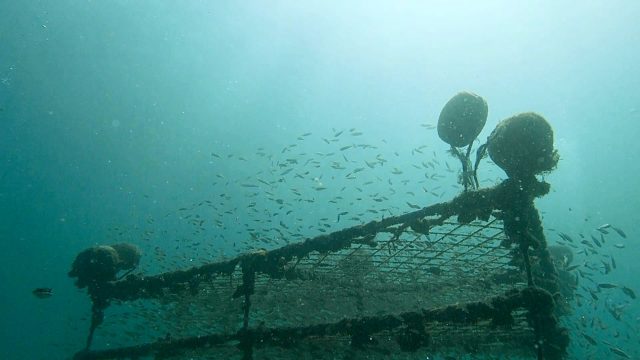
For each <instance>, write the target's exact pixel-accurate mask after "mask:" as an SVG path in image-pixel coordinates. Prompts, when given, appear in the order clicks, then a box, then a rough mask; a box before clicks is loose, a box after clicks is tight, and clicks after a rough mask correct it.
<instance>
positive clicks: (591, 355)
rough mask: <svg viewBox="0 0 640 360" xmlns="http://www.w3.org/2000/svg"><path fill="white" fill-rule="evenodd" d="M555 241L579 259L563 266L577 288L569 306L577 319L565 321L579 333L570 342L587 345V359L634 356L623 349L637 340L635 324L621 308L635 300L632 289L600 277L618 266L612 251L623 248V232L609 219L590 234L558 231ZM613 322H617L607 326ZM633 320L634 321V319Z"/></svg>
mask: <svg viewBox="0 0 640 360" xmlns="http://www.w3.org/2000/svg"><path fill="white" fill-rule="evenodd" d="M551 231H553V232H556V233H557V236H558V237H559V239H557V240H555V243H556V244H559V245H562V246H567V247H570V248H572V249H574V251H575V254H576V255H577V256H579V260H577V259H574V261H573V264H571V265H569V266H567V267H566V268H565V270H566V271H569V272H571V273H572V274H573V275H574V278H575V280H576V284H577V286H578V287H577V291H576V292H575V298H574V303H573V307H574V308H575V309H576V313H578V314H579V318H578V321H572V322H567V323H566V325H565V326H567V325H568V326H569V327H570V328H571V330H573V331H572V333H573V334H580V335H581V337H582V339H583V340H584V341H585V342H584V343H580V339H578V342H577V343H574V346H578V347H581V348H582V350H583V351H584V350H585V349H587V353H588V355H587V356H588V357H587V359H605V358H608V359H612V358H620V359H635V358H637V354H632V353H630V352H628V351H625V350H623V349H624V348H625V347H630V346H633V345H636V344H637V331H638V329H637V324H638V320H640V318H637V317H636V318H635V320H634V319H633V316H632V315H631V314H628V313H626V312H625V310H626V309H627V308H628V307H630V306H631V304H632V301H634V300H636V297H637V296H636V292H635V290H633V289H632V288H630V287H628V286H625V285H623V284H619V283H614V282H607V281H603V279H604V278H605V277H607V276H611V274H612V272H613V271H615V270H616V269H617V268H618V264H617V263H616V260H615V256H614V253H615V252H616V251H620V250H619V249H625V248H626V245H625V242H626V241H627V238H628V236H627V234H626V232H625V231H624V230H622V229H621V228H619V227H616V226H614V225H611V224H609V223H605V224H602V225H600V226H597V227H595V228H594V229H593V230H592V231H591V233H590V234H588V236H587V235H585V234H583V233H579V234H578V236H579V237H578V238H576V237H573V236H571V235H569V234H567V233H564V232H561V231H555V230H553V229H552V230H551ZM611 320H614V321H613V323H617V324H619V326H611V325H610V324H611V323H612V321H611ZM634 321H635V323H634Z"/></svg>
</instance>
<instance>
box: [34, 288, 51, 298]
mask: <svg viewBox="0 0 640 360" xmlns="http://www.w3.org/2000/svg"><path fill="white" fill-rule="evenodd" d="M33 295H35V297H37V298H39V299H46V298H50V297H51V296H52V295H53V289H52V288H36V289H35V290H33Z"/></svg>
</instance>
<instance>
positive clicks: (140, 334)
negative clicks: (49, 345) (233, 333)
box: [34, 124, 636, 359]
mask: <svg viewBox="0 0 640 360" xmlns="http://www.w3.org/2000/svg"><path fill="white" fill-rule="evenodd" d="M421 126H422V127H423V128H425V129H428V130H432V129H434V128H435V125H432V124H422V125H421ZM363 139H366V134H365V133H364V132H363V131H359V130H358V129H355V128H351V129H344V130H338V129H333V130H332V132H331V134H329V135H321V136H318V137H316V136H314V134H312V133H311V132H306V133H303V134H300V135H299V136H298V137H297V138H296V142H293V143H290V144H286V145H283V146H282V147H280V148H278V149H268V148H265V147H259V148H257V149H256V150H255V152H253V153H249V154H239V153H233V152H228V151H227V152H225V151H223V150H221V149H211V151H210V152H209V155H208V159H207V162H208V164H210V165H211V169H212V172H211V177H210V178H209V179H206V180H202V182H206V185H205V186H206V189H205V190H203V191H202V192H199V193H200V194H202V193H207V194H209V195H208V196H207V198H205V199H195V200H193V201H185V202H184V204H183V205H182V206H181V207H179V208H177V209H174V210H171V211H169V212H167V213H166V214H164V215H163V216H161V217H158V216H151V215H147V216H146V217H145V220H144V222H143V223H141V224H138V225H136V226H114V227H112V228H111V229H109V240H108V242H116V241H120V240H122V239H127V240H129V239H138V240H137V243H138V245H139V246H140V247H141V248H142V249H143V252H144V253H145V254H146V255H147V256H151V257H152V260H151V261H147V262H146V263H143V264H142V266H141V271H142V272H143V273H159V272H165V271H174V270H176V269H181V268H188V267H192V266H196V265H202V264H205V263H210V262H212V261H219V260H222V259H227V258H230V257H233V256H235V255H238V254H240V253H245V252H250V251H255V250H259V249H266V250H269V249H273V248H277V247H281V246H283V245H286V244H289V243H291V242H297V241H301V240H304V239H305V238H308V237H312V236H317V235H320V234H322V233H329V232H332V231H335V230H339V229H341V228H346V227H349V226H353V225H358V224H363V223H365V222H368V221H371V220H375V219H381V218H384V217H387V216H392V215H397V214H401V213H406V212H409V211H413V210H415V209H420V208H422V207H424V206H427V205H430V204H433V203H434V202H438V201H443V200H448V199H449V198H451V197H452V196H453V195H456V194H458V193H459V192H460V191H461V189H462V187H461V186H460V185H459V184H457V176H458V174H457V170H455V169H457V168H458V166H457V165H458V164H457V163H456V160H455V159H453V158H447V159H444V156H440V157H439V156H438V152H436V151H434V150H430V149H429V147H430V145H429V144H422V145H418V146H414V147H412V148H407V149H402V146H401V145H402V144H389V143H387V141H385V140H382V139H381V140H378V141H369V142H364V141H363ZM308 143H309V144H308ZM310 149H313V150H310ZM449 162H452V163H451V164H450V163H449ZM223 169H224V170H223ZM487 174H493V173H492V172H491V170H487V172H486V173H485V174H484V175H487ZM499 174H500V173H499V172H496V173H495V174H493V175H495V177H494V178H493V179H488V176H484V178H485V180H484V181H483V183H484V186H487V185H492V184H495V183H498V182H499V180H500V179H499ZM444 184H447V185H444ZM143 196H144V198H145V199H147V200H149V201H152V200H153V199H151V198H150V196H148V195H143ZM552 231H554V230H552ZM557 234H558V236H559V237H560V239H559V240H558V241H557V243H558V244H561V245H565V246H568V247H571V248H573V249H574V250H575V252H576V254H577V255H581V257H580V260H577V259H576V260H574V262H573V264H570V265H569V266H568V267H567V268H566V270H567V271H569V272H571V273H572V274H575V276H576V279H577V280H578V281H579V285H578V291H577V293H576V294H575V306H576V307H577V308H582V307H589V308H593V309H594V310H597V311H594V312H592V314H593V317H591V318H589V317H588V316H586V315H585V316H582V317H581V318H580V320H579V321H578V322H574V323H571V324H567V325H568V326H569V327H570V328H571V330H572V334H573V335H572V338H573V341H574V342H575V341H578V342H583V343H584V346H590V347H592V349H593V351H592V352H593V356H594V358H597V357H596V356H598V355H599V356H616V357H618V358H622V359H631V358H633V356H634V355H633V354H630V353H628V352H627V351H625V350H624V348H625V346H626V345H627V344H628V342H629V341H631V339H632V338H633V336H634V333H633V332H632V331H631V330H630V329H633V328H634V325H633V324H630V323H628V322H629V321H630V320H629V319H628V317H627V316H626V314H625V311H624V310H625V308H626V307H627V306H628V305H629V302H630V301H633V300H635V298H636V294H635V291H634V290H633V289H631V288H630V287H627V286H625V285H622V284H617V283H610V282H604V281H601V280H600V279H601V276H606V275H608V274H610V273H611V272H613V271H614V270H615V269H616V268H617V264H616V261H615V259H614V255H613V254H612V253H611V251H610V250H612V249H622V248H625V240H626V238H627V234H626V233H625V232H624V231H623V230H622V229H620V228H618V227H615V226H613V225H610V224H604V225H602V226H599V227H597V228H595V229H594V230H593V231H592V233H591V234H588V236H585V235H583V234H580V238H579V239H577V238H574V237H572V236H571V235H569V234H567V233H564V232H560V231H557ZM613 235H615V236H617V237H616V238H615V239H614V238H611V236H613ZM170 243H172V245H171V246H168V244H170ZM229 249H233V250H229ZM576 258H578V256H576ZM435 271H438V269H437V268H436V269H435V270H434V272H435ZM230 281H231V280H230ZM233 281H236V280H233ZM616 292H617V293H616ZM34 294H36V296H40V295H39V294H37V293H34ZM42 295H47V294H45V293H42ZM214 295H215V294H214V293H212V296H214ZM614 295H615V296H614ZM178 304H179V305H178V306H179V307H181V308H180V311H179V313H180V314H183V315H184V314H185V313H187V314H193V316H194V317H197V314H198V311H197V310H196V309H193V308H192V307H193V306H195V305H194V304H191V305H190V304H189V303H188V301H187V302H178ZM197 305H199V306H228V307H229V309H228V311H227V312H228V314H229V316H228V317H227V318H225V319H221V320H220V321H219V323H217V324H207V322H202V321H196V322H189V321H188V318H187V319H183V322H184V323H182V322H178V324H177V325H176V326H179V327H182V330H184V328H185V327H189V331H188V332H187V333H185V334H188V333H193V335H198V334H202V333H211V332H212V331H213V330H220V331H222V330H230V329H237V326H238V324H239V323H240V322H241V318H238V311H237V309H239V308H240V304H239V303H230V302H229V301H228V298H225V299H219V301H215V299H212V301H211V303H210V304H207V305H203V304H197ZM130 310H131V311H130V312H125V313H124V314H119V316H120V317H121V318H122V321H123V322H129V323H130V322H133V323H134V324H135V323H136V320H135V317H136V316H142V317H143V318H154V317H157V316H158V314H159V313H167V314H171V313H176V311H177V310H176V309H175V308H172V307H171V305H169V304H161V305H160V307H159V308H158V307H154V306H148V305H142V304H138V305H136V306H133V308H132V309H130ZM606 316H610V317H611V318H613V319H614V320H615V321H617V322H620V323H622V324H623V326H622V328H625V327H626V328H627V329H629V331H628V332H627V333H624V332H621V331H620V330H615V331H616V333H615V334H613V338H614V339H616V340H618V341H617V342H616V341H610V340H603V339H602V336H599V334H600V333H601V332H602V331H606V330H607V329H608V326H607V325H606V324H607V323H608V321H607V320H606V319H605V320H602V319H603V317H606ZM108 320H109V319H107V323H108ZM167 320H168V321H171V320H174V321H173V322H174V323H175V322H176V321H175V318H174V319H172V318H170V317H168V318H167ZM136 326H138V327H136ZM183 332H184V331H183ZM578 334H579V335H578ZM165 336H166V334H164V333H162V331H160V330H158V331H157V332H154V330H153V329H148V328H143V325H142V324H139V325H135V326H134V327H133V328H131V329H128V330H126V331H125V332H124V333H118V332H116V331H113V330H108V327H107V330H106V331H105V332H104V333H101V334H98V335H97V341H98V342H99V341H100V339H101V338H102V339H105V340H104V341H106V339H111V340H113V338H114V337H115V338H120V339H122V338H123V337H125V338H126V339H127V340H128V342H127V341H126V340H122V341H123V345H127V344H128V345H131V344H133V343H137V342H139V341H153V340H154V339H157V338H163V337H165ZM601 344H602V345H603V346H606V350H607V351H608V354H606V355H605V354H603V353H602V351H603V350H602V349H604V348H603V347H602V346H601ZM602 358H606V357H602Z"/></svg>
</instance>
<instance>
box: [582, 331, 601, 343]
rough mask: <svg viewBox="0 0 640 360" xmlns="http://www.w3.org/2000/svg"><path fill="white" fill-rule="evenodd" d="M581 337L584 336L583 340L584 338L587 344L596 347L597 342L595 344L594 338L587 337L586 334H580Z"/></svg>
mask: <svg viewBox="0 0 640 360" xmlns="http://www.w3.org/2000/svg"><path fill="white" fill-rule="evenodd" d="M582 336H584V338H585V339H587V341H588V342H589V344H591V345H598V342H597V341H596V340H595V339H594V338H592V337H591V336H589V335H587V334H585V333H582Z"/></svg>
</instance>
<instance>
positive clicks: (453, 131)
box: [438, 92, 489, 147]
mask: <svg viewBox="0 0 640 360" xmlns="http://www.w3.org/2000/svg"><path fill="white" fill-rule="evenodd" d="M488 113H489V107H488V106H487V102H486V101H485V100H484V99H483V98H482V97H480V96H479V95H476V94H474V93H470V92H461V93H459V94H457V95H455V96H454V97H452V98H451V100H449V101H448V102H447V103H446V104H445V105H444V108H442V111H441V112H440V117H439V118H438V136H440V139H442V141H444V142H446V143H447V144H449V145H451V146H455V147H462V146H467V145H469V144H471V143H472V142H473V140H475V139H476V137H478V135H479V134H480V131H482V128H483V127H484V124H485V123H486V122H487V114H488Z"/></svg>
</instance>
